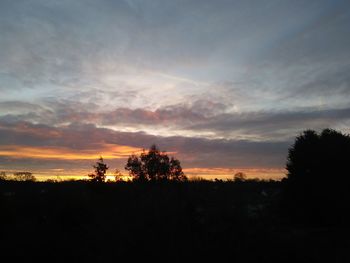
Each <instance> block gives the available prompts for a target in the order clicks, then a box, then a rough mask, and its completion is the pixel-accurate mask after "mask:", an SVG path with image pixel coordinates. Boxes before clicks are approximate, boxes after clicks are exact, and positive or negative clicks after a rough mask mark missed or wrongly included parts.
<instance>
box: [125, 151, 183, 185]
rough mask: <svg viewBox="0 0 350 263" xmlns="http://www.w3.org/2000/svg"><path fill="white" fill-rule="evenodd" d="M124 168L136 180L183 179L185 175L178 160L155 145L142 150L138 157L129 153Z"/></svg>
mask: <svg viewBox="0 0 350 263" xmlns="http://www.w3.org/2000/svg"><path fill="white" fill-rule="evenodd" d="M125 170H127V171H129V174H130V176H132V177H133V178H134V180H136V181H162V180H173V181H184V180H186V179H187V178H186V176H185V175H184V173H183V171H182V167H181V164H180V161H179V160H177V159H175V158H173V157H171V158H169V156H168V155H167V154H166V153H164V152H160V151H159V149H158V148H157V146H156V145H152V146H151V147H150V149H149V151H148V152H147V153H146V152H145V151H143V153H141V155H140V157H138V156H136V155H131V156H130V157H129V158H128V161H127V164H126V165H125Z"/></svg>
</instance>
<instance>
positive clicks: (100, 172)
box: [89, 157, 109, 183]
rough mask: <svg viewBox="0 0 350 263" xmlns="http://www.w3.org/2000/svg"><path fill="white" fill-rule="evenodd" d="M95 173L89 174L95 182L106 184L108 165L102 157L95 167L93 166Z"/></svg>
mask: <svg viewBox="0 0 350 263" xmlns="http://www.w3.org/2000/svg"><path fill="white" fill-rule="evenodd" d="M93 167H94V169H95V172H94V173H92V174H89V177H90V178H91V180H92V181H93V182H100V183H101V182H104V181H105V180H106V172H107V170H108V168H109V167H108V166H107V164H105V162H104V160H103V158H102V157H100V158H99V159H98V161H97V162H96V164H95V165H93Z"/></svg>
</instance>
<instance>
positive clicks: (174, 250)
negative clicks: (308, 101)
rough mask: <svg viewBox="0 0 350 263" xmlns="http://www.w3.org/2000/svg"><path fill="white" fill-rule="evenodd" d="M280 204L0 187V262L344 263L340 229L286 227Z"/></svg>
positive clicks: (105, 187) (206, 186)
mask: <svg viewBox="0 0 350 263" xmlns="http://www.w3.org/2000/svg"><path fill="white" fill-rule="evenodd" d="M281 196H282V183H281V182H254V181H248V182H241V183H233V182H187V183H154V184H146V185H142V184H135V183H134V184H133V183H106V184H100V185H98V184H92V183H88V182H62V183H40V182H38V183H33V182H10V181H4V182H0V209H1V210H0V211H1V212H0V213H1V216H0V252H1V255H0V257H2V258H5V257H7V256H10V258H9V260H7V261H6V262H13V261H14V260H18V259H20V260H23V261H25V262H34V261H35V260H37V259H39V258H40V259H45V260H46V261H47V262H65V261H73V260H74V261H78V262H86V261H88V262H117V261H131V260H132V259H136V258H139V257H142V258H143V261H145V260H146V258H148V259H149V258H152V259H153V260H159V259H160V260H162V261H163V262H168V261H178V262H180V261H181V262H184V261H187V260H204V259H206V260H210V259H213V260H215V262H227V261H231V262H269V263H271V262H308V263H310V262H323V261H325V262H327V261H328V262H350V257H349V252H350V242H349V232H350V231H349V229H348V228H347V227H344V226H342V227H340V226H315V225H312V224H307V225H306V224H300V223H298V224H296V223H294V222H291V220H289V218H288V216H283V214H285V213H282V212H281V211H283V209H281ZM2 262H5V261H2ZM196 262H197V261H196ZM206 262H207V261H206Z"/></svg>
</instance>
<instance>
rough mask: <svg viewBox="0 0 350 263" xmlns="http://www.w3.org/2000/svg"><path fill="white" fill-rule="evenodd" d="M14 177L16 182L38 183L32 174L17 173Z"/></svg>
mask: <svg viewBox="0 0 350 263" xmlns="http://www.w3.org/2000/svg"><path fill="white" fill-rule="evenodd" d="M13 175H14V176H15V180H16V181H32V182H35V181H36V178H35V176H34V175H33V174H32V173H30V172H15V173H13Z"/></svg>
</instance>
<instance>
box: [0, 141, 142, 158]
mask: <svg viewBox="0 0 350 263" xmlns="http://www.w3.org/2000/svg"><path fill="white" fill-rule="evenodd" d="M141 152H142V149H140V148H135V147H130V146H123V145H115V144H103V145H97V147H96V149H87V150H74V149H70V148H67V147H31V146H19V145H7V146H0V156H6V157H11V158H35V159H60V160H95V159H97V158H98V157H99V156H102V157H103V158H104V159H121V158H127V157H128V156H129V155H131V154H139V153H141Z"/></svg>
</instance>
